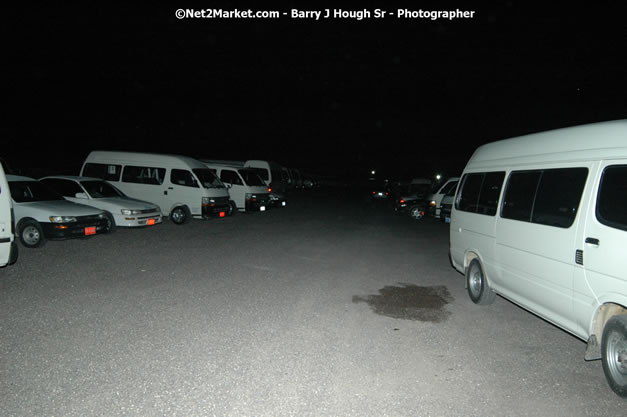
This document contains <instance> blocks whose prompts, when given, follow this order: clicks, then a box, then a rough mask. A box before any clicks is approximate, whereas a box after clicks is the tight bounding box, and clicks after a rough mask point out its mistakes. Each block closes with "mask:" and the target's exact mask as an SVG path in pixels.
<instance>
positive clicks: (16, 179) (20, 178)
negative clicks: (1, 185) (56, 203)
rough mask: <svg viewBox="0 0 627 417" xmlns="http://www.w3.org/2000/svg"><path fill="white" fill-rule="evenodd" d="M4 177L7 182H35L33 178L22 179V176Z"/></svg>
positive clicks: (10, 175)
mask: <svg viewBox="0 0 627 417" xmlns="http://www.w3.org/2000/svg"><path fill="white" fill-rule="evenodd" d="M6 177H7V181H37V180H36V179H35V178H31V177H24V176H22V175H12V174H9V175H7V176H6Z"/></svg>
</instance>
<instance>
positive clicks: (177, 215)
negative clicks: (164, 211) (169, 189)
mask: <svg viewBox="0 0 627 417" xmlns="http://www.w3.org/2000/svg"><path fill="white" fill-rule="evenodd" d="M190 217H191V215H190V213H189V210H188V209H187V207H185V206H178V207H174V208H173V209H172V211H171V212H170V220H172V223H174V224H179V225H180V224H185V223H187V222H188V221H189V218H190Z"/></svg>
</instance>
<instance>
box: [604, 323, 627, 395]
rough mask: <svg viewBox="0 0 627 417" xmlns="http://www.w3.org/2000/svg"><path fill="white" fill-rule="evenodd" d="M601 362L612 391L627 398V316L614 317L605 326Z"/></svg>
mask: <svg viewBox="0 0 627 417" xmlns="http://www.w3.org/2000/svg"><path fill="white" fill-rule="evenodd" d="M601 362H602V363H603V372H604V373H605V378H606V379H607V383H608V384H609V385H610V388H612V391H614V392H615V393H616V394H617V395H618V396H620V397H622V398H627V314H623V315H620V316H614V317H612V318H611V319H609V320H608V321H607V323H606V324H605V328H604V329H603V336H602V339H601Z"/></svg>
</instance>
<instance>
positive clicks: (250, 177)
mask: <svg viewBox="0 0 627 417" xmlns="http://www.w3.org/2000/svg"><path fill="white" fill-rule="evenodd" d="M238 171H239V173H240V175H241V176H242V178H244V182H245V183H246V185H250V186H255V185H260V186H265V185H266V184H265V183H264V182H263V180H262V179H261V177H260V176H259V174H258V173H257V171H255V170H254V169H250V168H244V169H239V170H238Z"/></svg>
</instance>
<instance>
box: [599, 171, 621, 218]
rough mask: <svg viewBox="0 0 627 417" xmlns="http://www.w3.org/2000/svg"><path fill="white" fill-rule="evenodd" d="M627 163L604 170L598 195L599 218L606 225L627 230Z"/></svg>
mask: <svg viewBox="0 0 627 417" xmlns="http://www.w3.org/2000/svg"><path fill="white" fill-rule="evenodd" d="M625 207H627V165H613V166H609V167H607V168H605V170H603V176H602V177H601V185H600V186H599V195H598V196H597V208H596V216H597V219H598V220H599V221H600V222H601V223H603V224H604V225H606V226H610V227H613V228H616V229H620V230H627V209H626V208H625Z"/></svg>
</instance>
